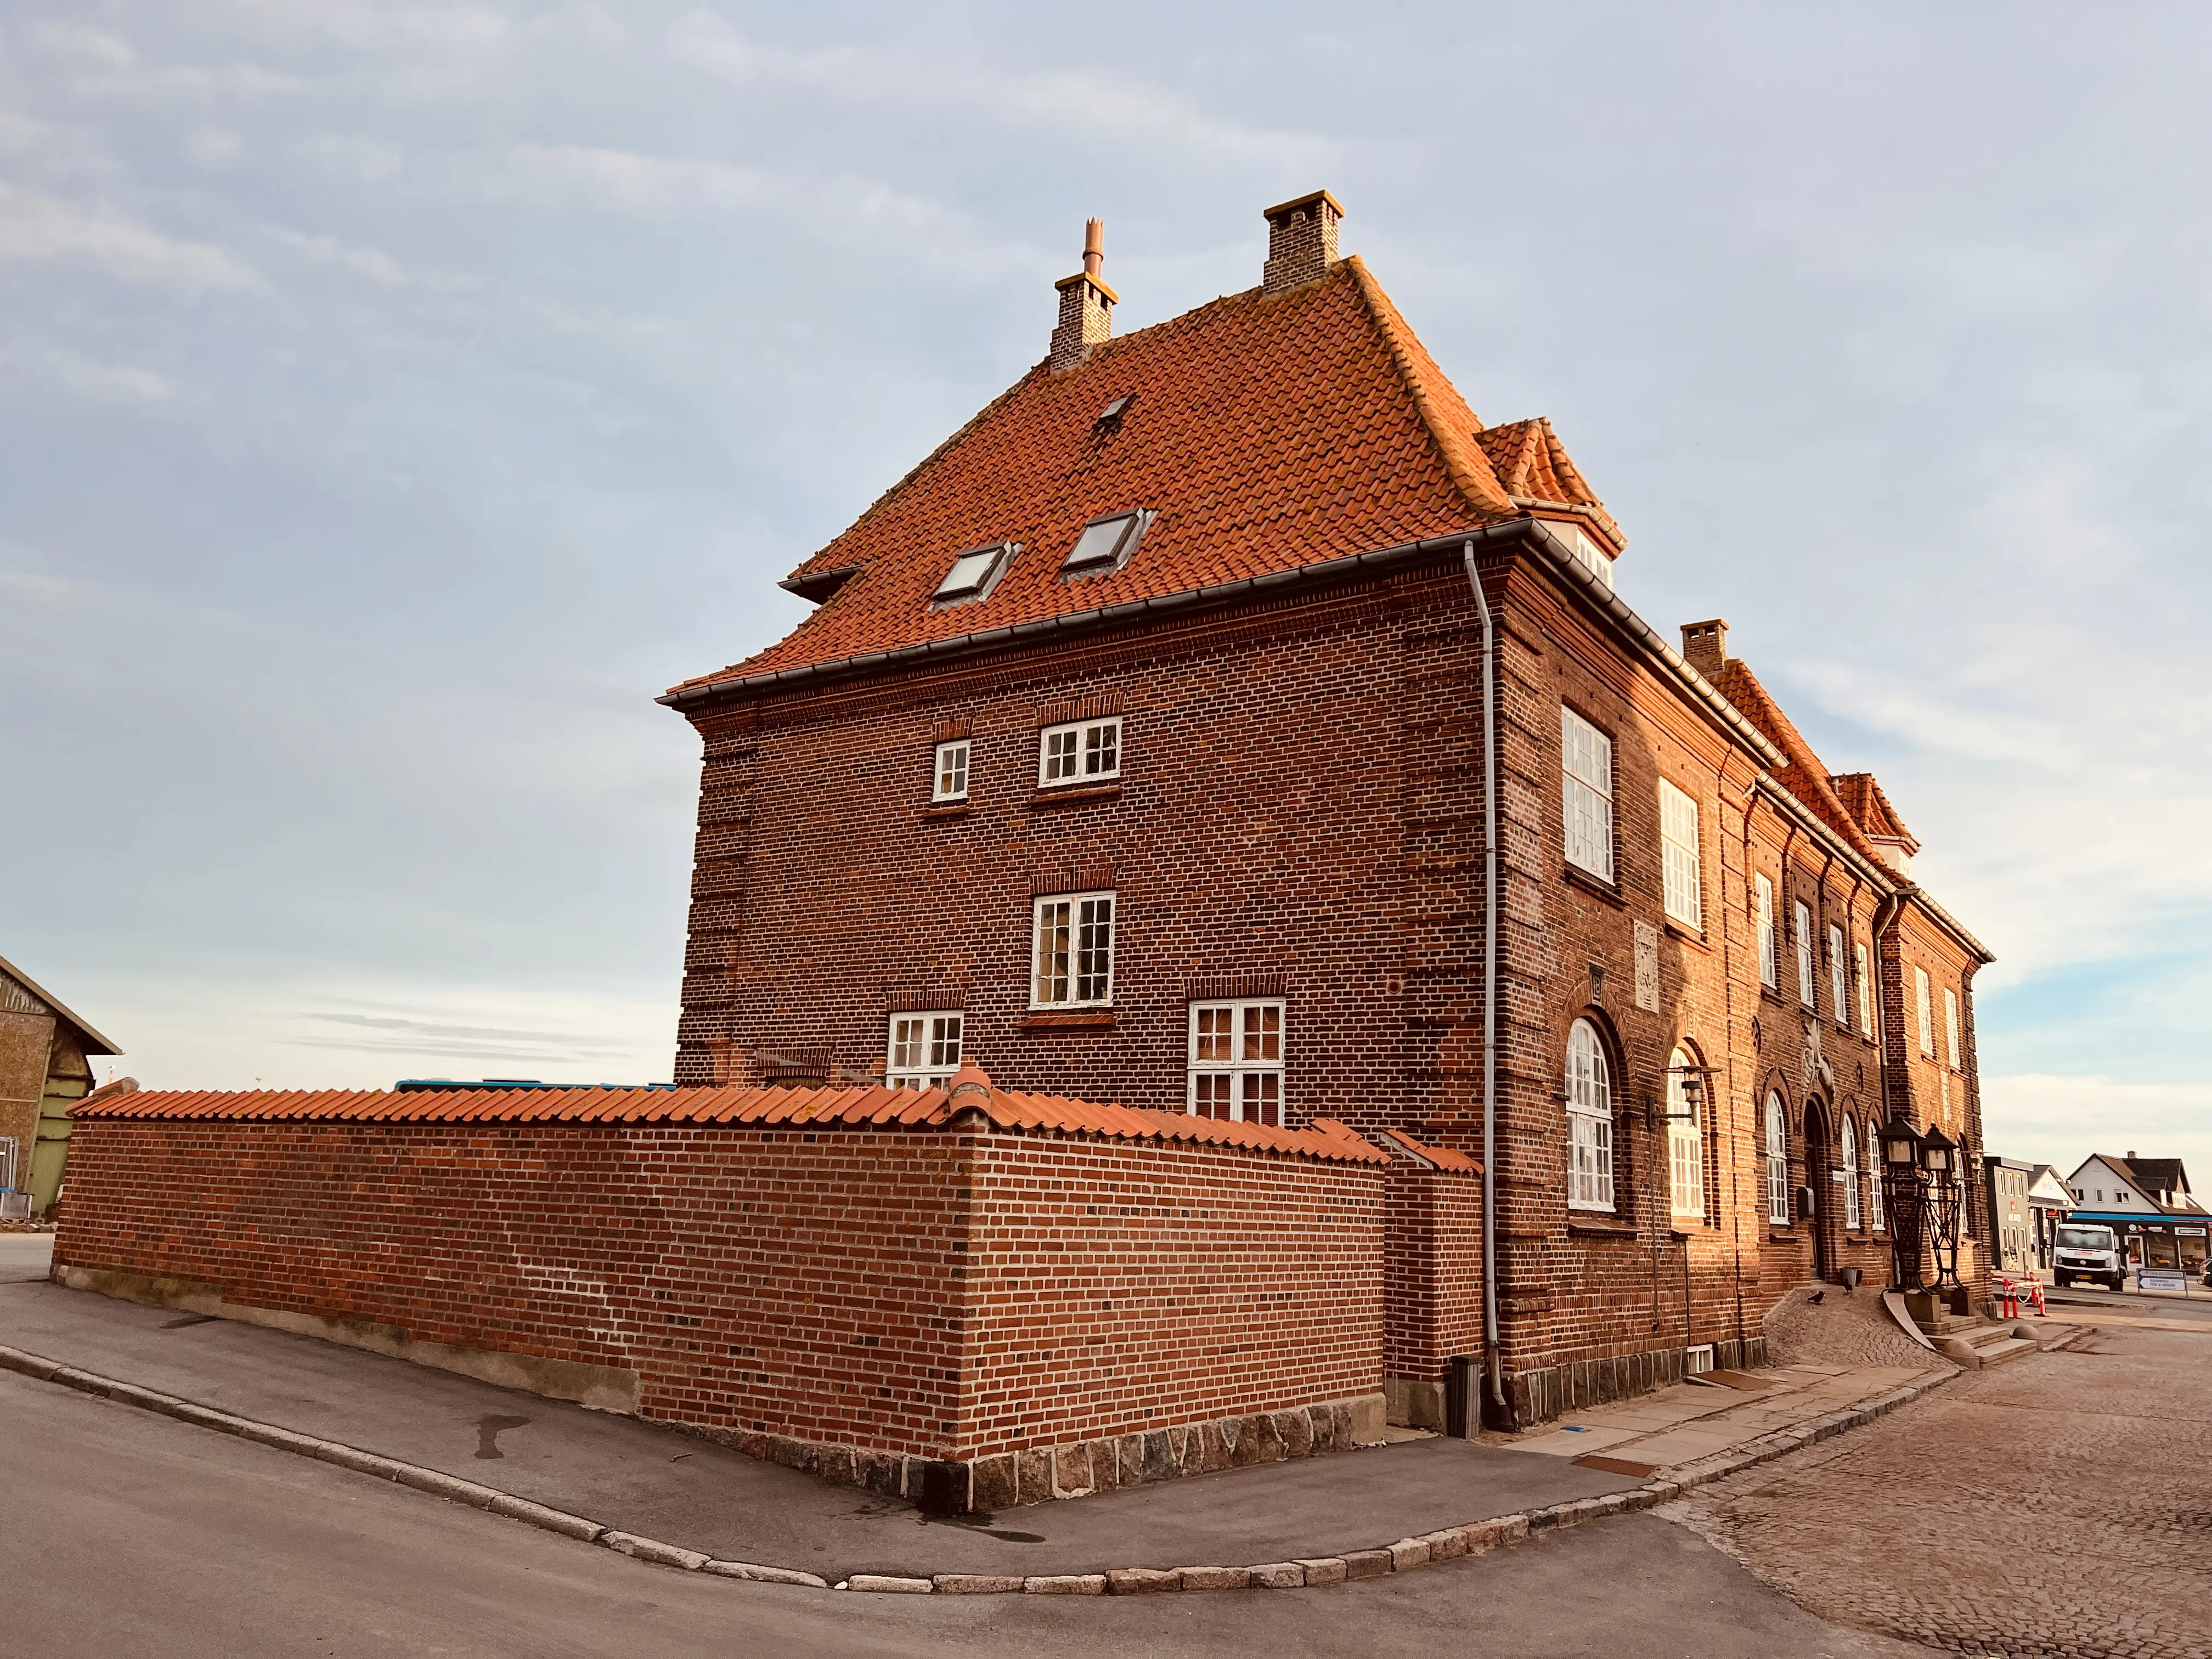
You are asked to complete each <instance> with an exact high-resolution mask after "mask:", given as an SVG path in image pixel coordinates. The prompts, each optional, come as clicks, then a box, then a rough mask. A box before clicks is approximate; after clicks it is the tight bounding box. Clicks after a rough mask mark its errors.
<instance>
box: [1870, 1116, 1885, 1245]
mask: <svg viewBox="0 0 2212 1659" xmlns="http://www.w3.org/2000/svg"><path fill="white" fill-rule="evenodd" d="M1867 1225H1868V1226H1869V1227H1871V1228H1872V1229H1874V1231H1876V1232H1880V1231H1881V1230H1882V1229H1883V1228H1884V1227H1885V1226H1887V1225H1888V1223H1887V1221H1885V1220H1884V1219H1883V1218H1882V1212H1881V1130H1879V1129H1877V1128H1875V1127H1874V1125H1873V1124H1872V1123H1869V1124H1868V1125H1867Z"/></svg>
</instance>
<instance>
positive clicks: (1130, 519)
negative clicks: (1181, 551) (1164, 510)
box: [1060, 513, 1152, 576]
mask: <svg viewBox="0 0 2212 1659" xmlns="http://www.w3.org/2000/svg"><path fill="white" fill-rule="evenodd" d="M1151 517H1152V514H1150V513H1115V515H1114V516H1113V517H1112V518H1109V519H1093V520H1091V522H1090V523H1089V524H1087V525H1085V526H1083V533H1082V534H1081V535H1080V536H1078V537H1077V538H1075V547H1074V550H1073V551H1072V552H1070V553H1069V554H1068V556H1067V562H1066V564H1064V565H1062V566H1061V567H1060V568H1061V569H1062V570H1063V571H1065V572H1066V573H1067V574H1070V575H1075V576H1088V575H1091V574H1096V573H1098V572H1102V571H1108V570H1118V569H1120V568H1121V567H1122V566H1123V565H1124V564H1126V563H1127V562H1128V559H1129V555H1130V554H1131V553H1132V552H1133V551H1135V550H1136V546H1137V538H1139V536H1141V535H1143V534H1144V533H1145V525H1146V520H1149V519H1150V518H1151Z"/></svg>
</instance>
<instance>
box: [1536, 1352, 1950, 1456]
mask: <svg viewBox="0 0 2212 1659" xmlns="http://www.w3.org/2000/svg"><path fill="white" fill-rule="evenodd" d="M1928 1358H1929V1364H1927V1365H1926V1366H1923V1367H1915V1368H1911V1369H1906V1368H1902V1367H1898V1366H1890V1365H1784V1366H1778V1367H1776V1368H1774V1369H1772V1370H1762V1371H1750V1372H1739V1371H1727V1372H1722V1373H1718V1375H1720V1376H1724V1377H1727V1378H1729V1379H1731V1380H1738V1379H1740V1381H1741V1384H1742V1386H1740V1387H1733V1388H1732V1387H1729V1386H1727V1385H1726V1384H1725V1383H1678V1384H1676V1385H1675V1386H1674V1387H1673V1388H1671V1389H1660V1390H1659V1391H1658V1392H1656V1393H1655V1394H1648V1395H1638V1396H1637V1397H1636V1398H1635V1399H1633V1400H1621V1401H1613V1403H1611V1404H1609V1405H1604V1406H1594V1407H1590V1408H1589V1410H1587V1411H1583V1412H1577V1413H1575V1414H1574V1415H1572V1416H1571V1417H1567V1418H1564V1419H1561V1420H1560V1421H1559V1422H1558V1423H1556V1424H1553V1425H1550V1426H1548V1427H1546V1428H1541V1429H1537V1430H1534V1431H1531V1432H1529V1433H1528V1434H1525V1435H1522V1436H1521V1437H1519V1438H1517V1439H1516V1440H1514V1441H1513V1442H1511V1443H1510V1449H1511V1450H1514V1451H1516V1452H1522V1453H1527V1454H1532V1455H1536V1456H1541V1457H1553V1458H1558V1459H1560V1460H1561V1461H1563V1462H1566V1461H1571V1460H1575V1459H1601V1460H1603V1464H1604V1465H1609V1466H1613V1467H1614V1468H1615V1469H1616V1472H1618V1473H1620V1474H1628V1475H1632V1476H1636V1477H1639V1478H1641V1477H1644V1476H1650V1475H1656V1476H1657V1477H1659V1478H1660V1479H1662V1480H1665V1479H1668V1478H1669V1477H1670V1475H1671V1473H1672V1472H1673V1471H1674V1470H1678V1469H1681V1468H1686V1467H1687V1466H1688V1465H1690V1464H1692V1463H1696V1462H1700V1461H1701V1460H1703V1459H1705V1458H1708V1457H1711V1456H1714V1455H1717V1454H1718V1453H1721V1452H1724V1451H1729V1450H1731V1449H1734V1448H1735V1447H1737V1446H1741V1445H1744V1444H1747V1443H1749V1442H1751V1441H1753V1440H1756V1439H1759V1437H1761V1436H1763V1435H1769V1434H1772V1433H1773V1432H1775V1431H1777V1430H1778V1429H1786V1428H1790V1427H1792V1426H1794V1425H1796V1424H1799V1423H1806V1422H1810V1421H1811V1420H1813V1419H1815V1418H1819V1417H1825V1416H1826V1415H1827V1414H1828V1413H1831V1412H1833V1411H1839V1410H1841V1409H1842V1408H1843V1407H1846V1406H1849V1405H1851V1404H1853V1403H1854V1402H1856V1401H1861V1400H1867V1399H1870V1398H1872V1397H1873V1396H1875V1395H1882V1394H1887V1393H1889V1392H1890V1391H1891V1390H1892V1389H1899V1388H1903V1387H1905V1386H1906V1385H1907V1384H1910V1383H1917V1382H1918V1381H1920V1380H1921V1379H1922V1378H1923V1377H1929V1376H1948V1374H1949V1373H1950V1371H1951V1367H1950V1366H1949V1365H1948V1364H1944V1363H1942V1361H1941V1360H1939V1359H1938V1358H1936V1355H1934V1354H1932V1353H1931V1354H1929V1357H1928Z"/></svg>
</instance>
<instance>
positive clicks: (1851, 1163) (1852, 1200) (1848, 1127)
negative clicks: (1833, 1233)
mask: <svg viewBox="0 0 2212 1659" xmlns="http://www.w3.org/2000/svg"><path fill="white" fill-rule="evenodd" d="M1844 1226H1845V1227H1846V1228H1848V1229H1850V1231H1853V1232H1857V1231H1858V1229H1859V1126H1858V1125H1857V1124H1856V1123H1854V1122H1852V1121H1851V1115H1850V1113H1849V1112H1846V1113H1844Z"/></svg>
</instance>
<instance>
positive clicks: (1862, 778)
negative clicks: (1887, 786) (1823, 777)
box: [1828, 772, 1920, 854]
mask: <svg viewBox="0 0 2212 1659" xmlns="http://www.w3.org/2000/svg"><path fill="white" fill-rule="evenodd" d="M1828 787H1830V788H1831V789H1832V790H1834V791H1835V792H1836V799H1838V800H1840V801H1841V802H1843V804H1844V811H1847V812H1849V813H1850V815H1851V817H1852V820H1853V821H1854V822H1855V823H1857V825H1858V826H1859V828H1860V829H1863V830H1865V831H1866V832H1867V834H1869V836H1883V837H1885V838H1887V839H1888V840H1891V841H1899V842H1904V843H1905V851H1906V852H1907V853H1908V854H1911V853H1917V852H1918V851H1919V850H1920V843H1919V842H1918V841H1917V839H1915V838H1914V836H1913V834H1912V832H1911V830H1910V829H1906V828H1905V820H1904V819H1903V818H1901V817H1898V816H1897V809H1896V808H1895V807H1893V806H1892V805H1890V804H1889V797H1888V796H1887V795H1886V794H1884V793H1882V789H1881V784H1879V783H1877V782H1875V775H1874V774H1873V773H1871V772H1844V773H1840V774H1838V775H1837V776H1835V777H1832V778H1830V779H1829V780H1828Z"/></svg>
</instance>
